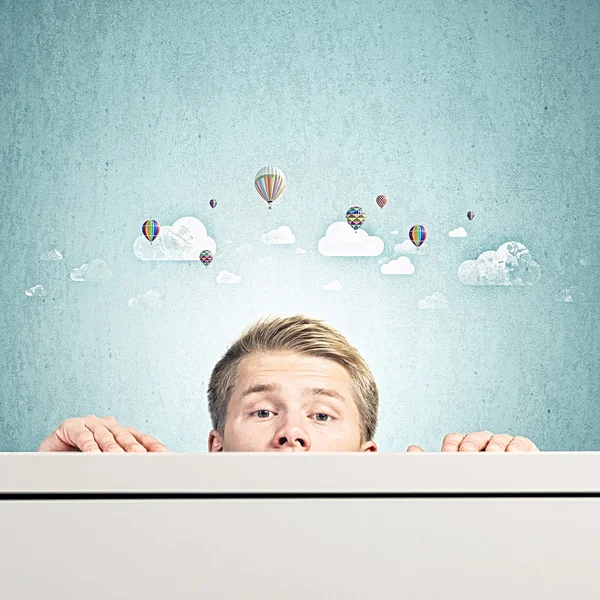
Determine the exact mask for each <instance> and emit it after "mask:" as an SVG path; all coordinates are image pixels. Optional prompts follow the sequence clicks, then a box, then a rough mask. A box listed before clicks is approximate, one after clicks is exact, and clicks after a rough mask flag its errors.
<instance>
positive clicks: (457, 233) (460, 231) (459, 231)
mask: <svg viewBox="0 0 600 600" xmlns="http://www.w3.org/2000/svg"><path fill="white" fill-rule="evenodd" d="M448 235H449V236H450V237H467V231H466V230H465V228H464V227H457V228H456V229H453V230H452V231H451V232H450V233H448Z"/></svg>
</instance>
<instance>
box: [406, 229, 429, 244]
mask: <svg viewBox="0 0 600 600" xmlns="http://www.w3.org/2000/svg"><path fill="white" fill-rule="evenodd" d="M408 237H409V238H410V241H411V242H412V243H413V244H414V245H415V246H416V247H417V248H418V247H419V246H420V245H421V244H422V243H423V242H424V241H425V240H426V238H427V230H426V229H425V227H423V225H413V226H412V227H411V228H410V230H409V231H408Z"/></svg>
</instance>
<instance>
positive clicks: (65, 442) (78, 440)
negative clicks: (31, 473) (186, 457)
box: [37, 415, 169, 452]
mask: <svg viewBox="0 0 600 600" xmlns="http://www.w3.org/2000/svg"><path fill="white" fill-rule="evenodd" d="M37 451H38V452H169V450H168V449H167V448H166V447H165V446H163V445H162V444H161V443H160V442H159V441H158V440H156V439H154V438H153V437H151V436H149V435H148V434H146V433H141V432H140V431H138V430H137V429H135V428H133V427H126V426H124V425H119V423H118V422H117V420H116V419H115V418H114V417H102V418H99V417H95V416H93V415H90V416H88V417H82V418H73V419H67V420H66V421H65V422H64V423H61V424H60V425H59V426H58V428H57V429H56V431H53V432H52V433H51V434H50V435H49V436H48V437H47V438H46V439H45V440H44V441H43V442H42V443H41V444H40V447H39V448H38V450H37Z"/></svg>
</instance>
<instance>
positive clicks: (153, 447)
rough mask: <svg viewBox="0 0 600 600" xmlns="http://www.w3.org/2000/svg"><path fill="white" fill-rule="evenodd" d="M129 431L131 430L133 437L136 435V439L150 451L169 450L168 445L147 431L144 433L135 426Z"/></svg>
mask: <svg viewBox="0 0 600 600" xmlns="http://www.w3.org/2000/svg"><path fill="white" fill-rule="evenodd" d="M129 431H130V432H131V435H133V437H135V439H136V440H137V441H138V442H139V443H140V444H142V446H143V447H144V448H145V449H146V450H147V451H148V452H169V449H168V448H167V447H166V446H164V445H163V444H161V443H160V442H159V441H158V440H157V439H155V438H153V437H152V436H151V435H148V434H147V433H142V432H141V431H138V430H137V429H135V428H133V427H131V428H130V430H129Z"/></svg>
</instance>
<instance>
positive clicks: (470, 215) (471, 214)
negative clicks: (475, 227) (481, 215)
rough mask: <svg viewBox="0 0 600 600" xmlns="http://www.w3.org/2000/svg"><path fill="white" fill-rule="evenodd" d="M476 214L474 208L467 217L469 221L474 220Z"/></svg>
mask: <svg viewBox="0 0 600 600" xmlns="http://www.w3.org/2000/svg"><path fill="white" fill-rule="evenodd" d="M474 216H475V213H474V212H473V211H472V210H470V211H469V212H468V213H467V219H469V221H472V220H473V217H474Z"/></svg>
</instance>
